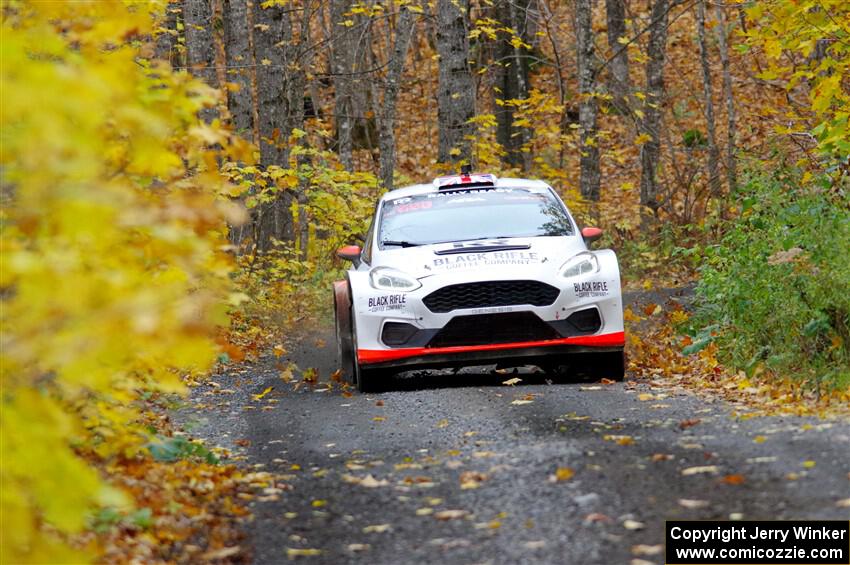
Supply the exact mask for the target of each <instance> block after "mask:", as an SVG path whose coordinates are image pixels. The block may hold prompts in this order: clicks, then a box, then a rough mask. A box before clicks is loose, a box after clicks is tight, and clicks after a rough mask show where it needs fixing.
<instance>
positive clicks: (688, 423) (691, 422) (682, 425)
mask: <svg viewBox="0 0 850 565" xmlns="http://www.w3.org/2000/svg"><path fill="white" fill-rule="evenodd" d="M700 422H702V420H700V419H699V418H691V419H689V420H682V421H681V422H679V429H680V430H686V429H688V428H690V427H693V426H696V425H697V424H699V423H700Z"/></svg>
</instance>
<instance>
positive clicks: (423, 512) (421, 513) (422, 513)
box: [416, 508, 434, 516]
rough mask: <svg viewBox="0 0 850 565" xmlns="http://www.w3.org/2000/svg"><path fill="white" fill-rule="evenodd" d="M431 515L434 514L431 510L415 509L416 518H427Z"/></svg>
mask: <svg viewBox="0 0 850 565" xmlns="http://www.w3.org/2000/svg"><path fill="white" fill-rule="evenodd" d="M433 513H434V509H433V508H417V509H416V515H417V516H427V515H428V514H433Z"/></svg>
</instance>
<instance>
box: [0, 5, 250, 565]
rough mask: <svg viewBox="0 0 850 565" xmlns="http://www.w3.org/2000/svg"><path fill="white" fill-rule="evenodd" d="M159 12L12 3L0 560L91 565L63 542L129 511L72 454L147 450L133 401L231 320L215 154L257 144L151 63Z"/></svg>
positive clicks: (1, 156)
mask: <svg viewBox="0 0 850 565" xmlns="http://www.w3.org/2000/svg"><path fill="white" fill-rule="evenodd" d="M156 7H157V6H156V4H153V3H150V2H120V1H101V2H83V3H80V2H13V1H9V2H4V3H3V10H4V14H3V22H2V26H3V27H2V35H3V41H2V42H0V49H2V60H3V66H2V84H3V97H2V118H0V130H2V150H0V167H2V170H3V181H2V198H3V209H4V217H3V220H4V222H3V227H2V279H0V285H2V297H3V298H2V300H3V309H2V324H3V334H2V359H0V362H2V377H0V378H2V389H3V391H2V400H0V401H2V416H0V430H2V431H1V432H0V434H2V435H0V439H2V454H1V456H2V472H1V473H0V474H1V475H2V478H1V479H0V480H1V481H2V482H0V489H2V514H3V517H4V521H3V531H2V536H3V539H2V544H0V547H2V549H0V562H4V563H21V562H72V561H73V562H78V561H80V560H84V559H86V558H89V557H91V556H86V555H83V554H80V553H78V552H77V551H75V550H72V549H70V548H68V547H67V546H66V545H64V544H63V542H62V539H64V538H65V535H66V534H73V533H75V532H78V531H80V530H81V529H82V528H83V527H84V525H85V519H86V516H87V513H88V512H89V510H91V509H92V508H93V507H95V506H97V505H121V504H123V503H124V500H125V499H124V497H122V495H121V493H119V492H118V491H116V490H114V489H112V488H110V487H109V486H108V485H106V484H105V483H103V482H102V481H101V479H100V478H99V476H98V474H97V473H96V471H95V470H94V469H93V468H91V467H90V466H89V464H88V463H87V462H86V461H85V460H84V459H82V458H81V457H79V456H78V455H77V452H76V451H75V449H73V448H72V446H76V447H78V448H79V447H85V450H86V451H87V452H89V453H97V454H98V455H100V456H104V457H108V456H112V455H116V454H119V453H120V454H123V455H127V454H131V453H133V452H134V451H137V450H138V449H139V448H140V445H141V441H142V440H143V439H144V436H143V435H142V434H141V433H140V432H139V431H138V430H137V429H136V425H135V424H133V422H134V421H135V420H136V412H135V411H134V409H133V408H132V403H133V401H134V400H135V399H136V398H138V396H139V394H141V392H142V391H145V390H166V391H174V390H179V389H180V388H181V381H180V379H179V374H181V373H187V372H192V371H202V370H205V369H206V368H208V367H209V365H210V363H211V362H212V361H213V359H214V356H215V345H214V342H213V341H212V340H211V338H210V334H211V332H212V331H213V329H214V328H215V326H216V325H219V324H222V323H224V322H225V321H226V316H225V314H226V310H225V308H226V300H225V298H226V292H227V288H228V278H227V275H228V272H229V270H230V265H229V262H228V260H227V259H226V258H225V257H224V256H223V255H222V254H221V253H220V252H219V248H220V247H221V246H222V245H223V244H224V239H223V237H222V235H223V234H222V233H221V231H220V230H221V226H224V225H225V222H224V214H225V211H226V210H227V208H226V206H225V203H223V202H219V201H218V198H217V194H216V191H218V190H219V189H222V188H224V182H223V181H222V180H221V179H220V177H219V176H218V173H217V172H216V171H215V170H214V169H212V168H211V167H210V164H212V165H215V163H216V158H215V156H214V155H213V154H212V152H211V151H210V149H209V146H210V145H211V144H221V145H223V146H228V147H232V148H234V150H238V151H239V152H241V153H244V149H245V146H244V144H240V143H239V142H238V141H237V140H235V139H232V138H231V137H230V136H229V134H228V133H227V132H224V131H221V130H219V129H218V127H217V126H216V125H213V126H206V125H203V124H201V123H199V121H198V119H197V117H196V116H197V112H198V110H199V109H200V108H201V107H202V105H204V104H209V103H212V102H213V101H214V98H215V97H214V94H213V91H212V90H211V89H209V88H207V87H206V86H204V85H202V84H200V83H198V82H196V81H194V80H192V79H191V78H190V77H189V76H188V75H186V74H185V73H179V74H178V73H174V72H172V71H171V70H170V68H168V67H167V66H163V65H162V64H161V63H157V64H154V65H151V64H149V63H148V62H146V61H144V60H142V59H141V58H140V55H139V50H138V49H137V47H136V46H134V44H135V43H137V42H138V41H139V39H140V38H141V37H143V36H144V35H145V34H149V33H150V32H151V30H152V27H153V24H152V18H151V15H150V13H149V10H151V9H154V8H156ZM238 158H244V156H243V155H240V156H239V157H238ZM192 173H194V174H192ZM95 444H96V449H94V450H93V448H94V446H95ZM45 526H49V527H45ZM51 532H55V533H51Z"/></svg>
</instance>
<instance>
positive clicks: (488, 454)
mask: <svg viewBox="0 0 850 565" xmlns="http://www.w3.org/2000/svg"><path fill="white" fill-rule="evenodd" d="M494 455H496V454H495V453H493V452H492V451H476V452H474V453H473V454H472V456H473V457H475V458H477V459H483V458H485V457H493V456H494Z"/></svg>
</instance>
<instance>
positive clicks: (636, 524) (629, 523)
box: [623, 520, 645, 530]
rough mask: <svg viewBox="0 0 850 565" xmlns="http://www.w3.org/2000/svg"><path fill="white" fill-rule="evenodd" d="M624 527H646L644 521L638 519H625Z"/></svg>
mask: <svg viewBox="0 0 850 565" xmlns="http://www.w3.org/2000/svg"><path fill="white" fill-rule="evenodd" d="M623 527H624V528H626V529H627V530H642V529H643V528H644V527H645V524H644V523H643V522H638V521H637V520H624V521H623Z"/></svg>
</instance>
